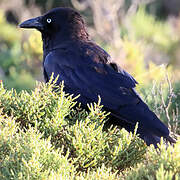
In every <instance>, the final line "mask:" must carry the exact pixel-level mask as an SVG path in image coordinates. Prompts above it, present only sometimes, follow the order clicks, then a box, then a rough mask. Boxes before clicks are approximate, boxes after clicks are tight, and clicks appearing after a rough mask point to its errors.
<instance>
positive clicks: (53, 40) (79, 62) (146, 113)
mask: <svg viewBox="0 0 180 180" xmlns="http://www.w3.org/2000/svg"><path fill="white" fill-rule="evenodd" d="M20 27H21V28H35V29H37V30H39V31H40V32H41V33H42V40H43V67H44V78H45V81H46V82H48V81H49V79H50V77H51V75H52V73H54V76H55V77H57V76H58V75H59V79H58V83H60V82H61V81H64V84H65V91H66V92H68V93H70V94H74V95H75V96H76V95H79V94H80V97H79V98H78V102H81V104H82V105H83V106H84V107H85V106H86V105H87V103H91V102H97V101H98V96H99V95H100V97H101V99H102V104H103V105H104V109H105V110H106V111H110V112H111V116H110V119H109V123H110V124H115V125H120V126H121V127H124V128H125V129H126V130H127V131H133V130H134V128H135V125H136V123H137V122H139V125H138V131H137V132H138V133H139V134H140V137H141V138H142V139H144V141H145V142H146V144H147V145H150V144H154V146H155V147H157V143H159V142H160V137H164V138H165V139H167V140H168V141H170V142H174V140H173V139H172V138H171V137H170V136H169V130H168V128H167V127H166V126H165V125H164V124H163V123H162V122H161V121H160V120H159V119H158V117H157V116H156V115H155V114H154V113H153V112H152V111H151V110H150V109H149V108H148V106H147V105H146V104H145V103H144V102H143V100H142V99H141V97H140V96H139V95H138V94H137V92H136V91H135V89H134V88H135V86H136V84H137V82H136V80H135V79H134V78H133V77H132V76H131V75H130V74H128V73H127V72H126V71H124V70H123V69H121V68H120V67H119V66H118V65H117V64H116V63H115V62H114V61H113V60H112V59H111V57H110V55H109V54H108V53H107V52H106V51H105V50H103V49H102V48H101V47H99V46H98V45H97V44H96V43H94V42H93V41H91V40H90V38H89V35H88V33H87V31H86V27H85V23H84V21H83V19H82V17H81V15H80V14H79V13H78V12H76V11H75V10H73V9H71V8H55V9H52V10H50V11H49V12H48V13H46V14H44V15H42V16H39V17H36V18H33V19H29V20H27V21H24V22H23V23H21V24H20Z"/></svg>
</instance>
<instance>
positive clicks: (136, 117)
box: [116, 101, 175, 147]
mask: <svg viewBox="0 0 180 180" xmlns="http://www.w3.org/2000/svg"><path fill="white" fill-rule="evenodd" d="M116 116H118V117H119V119H121V120H123V121H121V120H120V121H119V122H120V125H121V124H122V123H123V124H122V126H123V127H124V128H125V129H127V130H128V131H134V128H135V125H136V123H137V122H138V130H137V133H138V134H139V135H140V137H141V138H142V139H144V141H145V142H146V144H147V145H150V144H154V146H155V147H157V143H159V142H160V138H161V137H164V138H165V139H167V140H168V141H169V142H170V143H175V140H174V139H172V138H171V137H170V136H169V130H168V128H167V126H166V125H165V124H164V123H163V122H161V121H160V120H159V118H158V117H157V116H156V115H155V113H153V112H152V111H151V110H150V109H149V108H148V106H147V105H146V104H145V103H144V102H143V101H140V102H139V103H138V104H136V105H132V106H127V107H122V108H120V109H119V112H118V114H117V113H116Z"/></svg>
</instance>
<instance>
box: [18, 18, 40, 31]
mask: <svg viewBox="0 0 180 180" xmlns="http://www.w3.org/2000/svg"><path fill="white" fill-rule="evenodd" d="M41 19H42V17H41V16H40V17H36V18H33V19H28V20H26V21H24V22H22V23H21V24H20V25H19V27H20V28H35V29H37V30H39V31H42V30H43V25H42V23H41Z"/></svg>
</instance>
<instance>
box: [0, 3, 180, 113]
mask: <svg viewBox="0 0 180 180" xmlns="http://www.w3.org/2000/svg"><path fill="white" fill-rule="evenodd" d="M58 6H68V7H72V8H75V9H77V10H78V11H80V13H81V14H82V15H83V17H84V18H85V20H86V22H87V26H88V31H89V33H90V35H91V37H92V39H93V40H94V41H96V42H97V43H98V44H99V45H100V46H102V47H104V48H105V49H106V50H107V51H108V52H109V54H110V55H111V56H112V58H113V59H115V60H116V61H117V63H118V64H120V66H121V67H123V68H124V69H126V70H127V71H128V72H129V73H130V74H132V75H133V76H134V77H135V78H136V80H137V81H138V82H139V84H140V85H139V86H138V87H137V89H138V91H139V92H140V93H141V94H142V95H143V96H144V97H145V99H146V98H148V94H149V92H150V91H151V89H152V88H153V81H155V82H156V83H163V82H165V83H164V85H163V91H164V92H165V94H166V92H168V87H169V85H168V83H167V81H166V76H167V74H168V77H169V79H170V80H171V82H172V86H173V88H174V90H173V92H172V94H173V95H174V96H176V98H175V102H174V106H175V104H177V105H178V102H180V70H179V68H180V1H179V0H171V1H168V0H107V1H104V0H61V1H60V0H0V27H1V28H0V80H2V81H3V83H4V84H5V86H6V87H7V88H8V89H10V88H14V89H16V90H17V91H20V90H22V89H25V90H28V91H29V90H32V89H33V88H34V87H35V81H36V80H39V81H43V76H42V65H41V64H42V42H41V35H40V33H39V32H37V31H36V30H32V31H30V30H28V31H27V30H22V29H19V28H18V24H19V23H20V22H22V21H23V20H26V19H28V18H31V17H34V16H38V15H40V14H42V13H45V12H47V11H48V10H49V9H51V8H53V7H58ZM167 100H168V96H167V99H165V101H167ZM178 109H179V106H178Z"/></svg>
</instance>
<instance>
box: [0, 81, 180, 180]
mask: <svg viewBox="0 0 180 180" xmlns="http://www.w3.org/2000/svg"><path fill="white" fill-rule="evenodd" d="M76 98H77V97H73V95H68V94H66V93H65V92H64V91H63V84H61V86H60V87H57V86H56V85H55V83H54V82H53V83H52V82H50V83H49V84H44V83H37V87H36V88H35V90H34V91H31V92H30V93H28V92H27V91H21V92H20V93H17V92H16V91H15V90H6V89H5V88H4V87H3V84H2V83H1V87H0V162H1V163H0V179H56V178H57V179H117V178H121V179H134V178H135V179H141V177H143V178H144V179H152V178H156V179H160V178H161V177H165V178H166V179H170V178H171V177H174V178H176V179H178V178H180V176H179V174H178V173H179V171H180V164H179V162H180V159H179V158H180V154H179V151H178V149H179V147H180V141H178V142H177V144H176V145H175V146H174V147H172V146H169V147H166V146H165V145H163V142H162V144H161V145H159V149H158V150H155V149H154V147H148V148H147V146H146V145H145V144H144V142H143V141H142V140H141V139H139V138H138V135H136V132H134V133H128V132H127V131H126V130H124V129H118V128H117V127H111V128H110V129H108V130H104V129H103V126H104V123H105V122H106V120H107V119H108V115H109V113H107V112H104V111H103V106H102V105H101V104H100V98H99V102H97V103H94V104H89V105H88V110H85V109H83V108H82V107H81V106H80V105H79V104H78V103H77V102H76ZM137 128H138V127H137Z"/></svg>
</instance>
